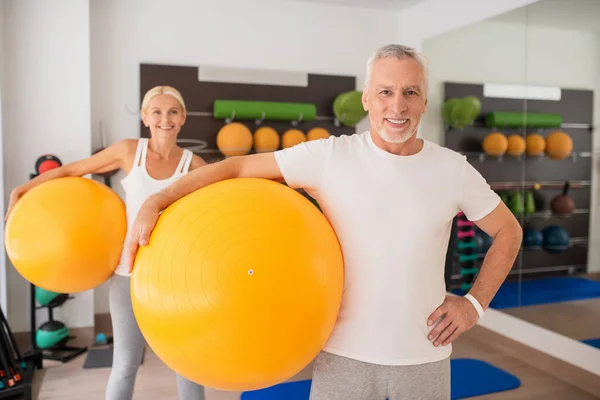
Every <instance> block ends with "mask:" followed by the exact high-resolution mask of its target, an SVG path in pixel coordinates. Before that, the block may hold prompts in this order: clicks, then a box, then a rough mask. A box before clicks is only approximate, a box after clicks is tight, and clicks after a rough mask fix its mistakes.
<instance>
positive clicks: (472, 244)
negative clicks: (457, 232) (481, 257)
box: [457, 240, 477, 250]
mask: <svg viewBox="0 0 600 400" xmlns="http://www.w3.org/2000/svg"><path fill="white" fill-rule="evenodd" d="M457 247H458V249H459V250H464V249H474V248H476V247H477V242H475V241H474V240H471V241H470V242H460V243H458V246H457Z"/></svg>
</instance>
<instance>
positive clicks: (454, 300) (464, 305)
mask: <svg viewBox="0 0 600 400" xmlns="http://www.w3.org/2000/svg"><path fill="white" fill-rule="evenodd" d="M440 317H441V318H442V319H441V320H440V322H439V323H438V324H437V325H436V326H435V328H433V329H432V330H431V332H429V335H427V338H428V339H429V340H430V341H433V345H434V346H439V345H442V346H446V345H448V344H450V343H452V342H453V341H455V340H456V338H458V337H459V336H460V335H461V334H462V333H463V332H466V331H468V330H469V329H471V328H472V327H473V326H474V325H475V324H476V323H477V320H478V319H479V314H478V313H477V310H476V309H475V307H473V304H471V302H470V301H469V300H467V299H465V298H464V297H461V296H450V295H449V296H446V299H445V300H444V302H443V303H442V305H441V306H439V307H438V308H437V309H436V310H435V311H434V312H433V313H432V314H431V315H430V316H429V318H428V319H427V325H428V326H433V324H434V323H435V321H437V320H438V319H439V318H440Z"/></svg>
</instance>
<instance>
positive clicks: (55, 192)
mask: <svg viewBox="0 0 600 400" xmlns="http://www.w3.org/2000/svg"><path fill="white" fill-rule="evenodd" d="M126 229H127V221H126V216H125V205H124V204H123V201H122V200H121V199H120V198H119V197H118V196H117V195H116V193H114V192H113V191H112V190H110V189H109V188H108V187H106V186H105V185H103V184H101V183H99V182H96V181H93V180H91V179H85V178H79V177H67V178H58V179H53V180H51V181H48V182H44V183H42V184H41V185H39V186H36V187H35V188H33V189H31V190H30V191H29V192H27V193H26V194H25V195H24V196H23V198H21V200H20V201H19V202H18V203H17V204H16V206H15V208H14V210H13V212H12V213H11V215H10V216H9V218H8V221H7V223H6V233H5V245H6V252H7V254H8V257H9V258H10V260H11V261H12V263H13V265H14V266H15V268H16V269H17V271H19V273H20V274H21V275H22V276H23V277H24V278H25V279H26V280H28V281H29V282H31V283H32V284H34V285H35V286H39V287H42V288H44V289H46V290H50V291H53V292H58V293H76V292H81V291H85V290H88V289H92V288H95V287H96V286H99V285H100V284H102V283H104V282H105V281H106V280H107V279H108V278H109V277H110V276H111V275H112V273H113V271H114V269H115V267H116V266H117V263H118V261H119V258H120V255H121V248H122V246H123V242H124V240H125V234H126Z"/></svg>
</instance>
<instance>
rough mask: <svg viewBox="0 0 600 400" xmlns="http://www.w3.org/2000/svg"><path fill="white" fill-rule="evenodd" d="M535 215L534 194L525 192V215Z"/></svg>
mask: <svg viewBox="0 0 600 400" xmlns="http://www.w3.org/2000/svg"><path fill="white" fill-rule="evenodd" d="M533 213H535V200H534V198H533V192H531V191H527V192H525V215H531V214H533Z"/></svg>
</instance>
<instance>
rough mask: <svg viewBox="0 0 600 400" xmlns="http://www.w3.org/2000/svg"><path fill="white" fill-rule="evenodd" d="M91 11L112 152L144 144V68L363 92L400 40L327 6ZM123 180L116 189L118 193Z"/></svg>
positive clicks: (95, 5)
mask: <svg viewBox="0 0 600 400" xmlns="http://www.w3.org/2000/svg"><path fill="white" fill-rule="evenodd" d="M90 7H91V43H92V130H93V132H94V134H95V137H94V144H95V145H96V146H99V139H98V138H97V137H96V136H97V132H98V130H99V129H98V126H99V123H100V121H102V122H103V124H104V127H105V131H106V137H107V141H108V143H114V142H116V141H118V140H121V139H124V138H131V137H139V134H140V132H139V122H138V121H139V120H138V118H137V117H136V116H135V115H131V114H129V113H128V112H127V111H126V107H129V109H131V110H136V109H137V108H138V107H139V96H140V93H139V80H140V77H139V64H140V63H164V64H174V65H191V66H198V65H201V64H210V65H220V66H232V67H248V68H265V69H280V70H291V71H302V72H314V73H330V74H342V75H343V74H347V75H357V76H359V79H358V80H359V88H360V87H361V86H362V80H363V77H362V76H363V75H364V69H365V67H364V65H365V62H366V60H367V58H368V56H369V54H370V53H371V52H372V51H373V50H374V49H375V48H376V47H378V46H381V45H382V44H384V43H388V42H394V41H396V40H397V39H398V38H397V37H396V24H395V22H396V18H397V14H394V13H390V12H387V11H383V10H367V9H361V8H354V7H340V6H337V5H329V4H327V5H324V4H314V3H307V4H303V3H297V2H285V1H278V0H265V1H255V2H241V1H220V2H215V1H184V0H178V1H171V2H169V4H168V5H167V4H166V3H165V2H164V1H160V0H152V1H147V0H129V1H125V2H124V1H120V0H92V1H91V3H90ZM166 8H167V9H166ZM233 10H235V12H233ZM158 27H160V29H157V28H158ZM358 129H362V126H361V127H359V128H358ZM121 178H122V175H120V174H119V175H117V176H115V177H114V178H113V181H112V183H113V185H112V186H113V188H114V189H115V191H117V192H118V193H119V194H122V189H121V187H120V185H119V180H120V179H121ZM95 310H96V312H97V313H101V312H108V301H107V287H106V285H103V286H102V287H100V288H98V289H96V294H95Z"/></svg>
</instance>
